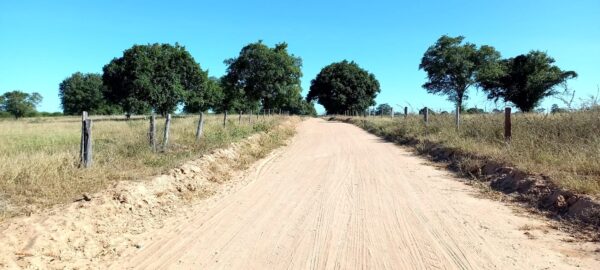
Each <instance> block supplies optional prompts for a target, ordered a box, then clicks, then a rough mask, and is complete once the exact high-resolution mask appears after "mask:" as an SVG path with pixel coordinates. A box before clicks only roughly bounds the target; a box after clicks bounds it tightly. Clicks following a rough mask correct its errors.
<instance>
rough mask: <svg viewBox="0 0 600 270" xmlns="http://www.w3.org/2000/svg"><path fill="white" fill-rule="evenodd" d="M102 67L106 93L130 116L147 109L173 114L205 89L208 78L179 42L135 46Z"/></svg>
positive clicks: (163, 113)
mask: <svg viewBox="0 0 600 270" xmlns="http://www.w3.org/2000/svg"><path fill="white" fill-rule="evenodd" d="M103 70H104V75H103V76H102V79H103V81H104V84H105V85H106V86H107V91H106V93H105V96H106V97H107V98H108V99H109V100H111V101H112V102H115V103H119V104H121V105H122V106H123V110H125V111H126V112H127V113H128V115H129V114H131V113H139V112H144V111H146V110H147V108H152V109H153V110H154V111H155V112H157V113H160V114H162V115H166V114H167V113H171V112H173V111H175V109H176V108H177V106H178V105H180V104H182V103H183V102H184V101H185V100H186V98H187V97H188V96H189V95H191V94H190V93H195V94H196V95H198V93H201V92H202V91H204V90H205V89H204V87H206V85H207V82H206V81H207V80H208V74H207V72H205V71H203V70H202V69H201V68H200V65H198V63H196V61H195V60H194V58H193V57H192V56H191V55H190V53H189V52H188V51H187V50H186V49H185V47H182V46H180V45H179V44H175V46H173V45H170V44H157V43H156V44H148V45H134V46H133V47H131V48H130V49H128V50H126V51H125V52H123V56H122V57H120V58H115V59H113V60H112V61H111V62H110V63H109V64H107V65H106V66H104V68H103ZM198 96H199V95H198Z"/></svg>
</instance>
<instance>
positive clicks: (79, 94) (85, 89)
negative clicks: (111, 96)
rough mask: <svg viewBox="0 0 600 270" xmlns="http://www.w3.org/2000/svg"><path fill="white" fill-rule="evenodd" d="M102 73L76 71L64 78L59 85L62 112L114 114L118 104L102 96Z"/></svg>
mask: <svg viewBox="0 0 600 270" xmlns="http://www.w3.org/2000/svg"><path fill="white" fill-rule="evenodd" d="M104 92H105V91H104V85H103V83H102V75H100V74H95V73H87V74H83V73H81V72H76V73H74V74H73V75H71V76H70V77H68V78H66V79H64V80H63V81H62V82H61V83H60V85H59V93H58V95H59V97H60V101H61V104H62V107H63V113H64V114H71V115H72V114H80V113H81V112H83V111H87V112H88V113H90V114H115V113H119V112H120V108H119V106H117V105H115V104H111V103H110V102H109V101H107V100H106V99H105V98H104V94H103V93H104Z"/></svg>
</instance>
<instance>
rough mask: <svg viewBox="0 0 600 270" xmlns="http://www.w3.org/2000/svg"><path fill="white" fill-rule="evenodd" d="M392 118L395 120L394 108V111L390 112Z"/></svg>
mask: <svg viewBox="0 0 600 270" xmlns="http://www.w3.org/2000/svg"><path fill="white" fill-rule="evenodd" d="M390 114H391V116H392V118H394V108H392V111H391V112H390Z"/></svg>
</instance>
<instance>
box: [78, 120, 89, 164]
mask: <svg viewBox="0 0 600 270" xmlns="http://www.w3.org/2000/svg"><path fill="white" fill-rule="evenodd" d="M81 119H82V121H81V149H80V150H81V165H82V166H83V167H84V168H89V167H91V166H92V119H89V118H88V114H87V112H85V111H84V112H83V113H82V116H81Z"/></svg>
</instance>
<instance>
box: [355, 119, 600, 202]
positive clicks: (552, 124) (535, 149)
mask: <svg viewBox="0 0 600 270" xmlns="http://www.w3.org/2000/svg"><path fill="white" fill-rule="evenodd" d="M512 118H513V119H512V122H513V124H512V125H513V127H512V140H511V142H510V143H506V142H505V141H504V126H503V125H504V115H502V114H474V115H464V117H463V120H462V121H463V122H462V125H461V128H460V129H459V130H456V128H455V125H454V118H453V116H452V115H430V116H429V124H428V125H427V126H426V125H425V124H424V121H423V117H422V116H416V115H413V116H409V117H408V118H406V119H404V118H402V117H396V118H393V119H392V118H377V117H375V118H366V119H365V118H354V119H352V120H351V121H352V122H353V123H354V124H357V125H359V126H361V127H362V128H364V129H366V130H369V131H371V132H372V133H375V134H377V135H380V136H382V137H386V138H388V139H391V140H394V141H397V142H400V143H403V142H409V141H412V142H415V141H418V142H424V141H430V142H433V143H437V144H440V145H443V146H445V147H449V148H453V149H458V150H462V151H463V152H467V153H472V154H474V155H477V156H483V157H486V158H489V159H492V160H494V161H497V162H500V163H504V164H510V165H512V166H515V167H517V168H519V169H521V170H524V171H527V172H530V173H539V174H543V175H547V176H549V178H550V179H551V180H552V181H553V182H555V183H556V184H557V185H559V186H560V187H563V188H566V189H569V190H572V191H575V192H579V193H585V194H589V195H593V196H598V195H600V111H598V110H590V111H579V112H570V113H557V114H549V115H544V114H514V115H513V116H512ZM420 146H422V144H417V148H418V147H420Z"/></svg>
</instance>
